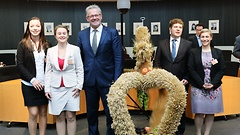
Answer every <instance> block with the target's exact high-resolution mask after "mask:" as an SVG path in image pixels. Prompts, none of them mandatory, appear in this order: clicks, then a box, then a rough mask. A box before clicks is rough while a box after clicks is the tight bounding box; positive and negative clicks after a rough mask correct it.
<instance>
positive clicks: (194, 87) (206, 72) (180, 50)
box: [154, 18, 225, 135]
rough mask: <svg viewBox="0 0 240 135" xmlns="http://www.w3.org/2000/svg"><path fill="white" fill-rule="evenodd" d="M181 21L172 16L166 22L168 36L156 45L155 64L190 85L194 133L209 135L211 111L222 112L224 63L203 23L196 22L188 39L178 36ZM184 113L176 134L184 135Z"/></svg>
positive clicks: (179, 34)
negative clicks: (192, 34) (193, 33)
mask: <svg viewBox="0 0 240 135" xmlns="http://www.w3.org/2000/svg"><path fill="white" fill-rule="evenodd" d="M183 27H184V23H183V21H182V20H181V19H178V18H175V19H172V20H171V21H170V22H169V31H170V38H169V39H165V40H161V41H160V42H159V45H158V46H157V50H156V55H155V61H154V67H155V68H163V69H165V70H167V71H169V72H171V73H172V74H173V75H175V76H176V77H177V78H178V79H179V80H180V81H181V82H182V84H183V85H184V86H185V89H186V92H188V88H189V86H191V87H190V94H189V95H188V96H190V97H191V106H192V112H193V113H194V114H195V118H194V122H195V127H196V135H202V129H203V123H204V121H205V128H204V135H209V134H210V130H211V127H212V124H213V121H214V114H215V113H220V112H222V111H223V102H222V90H221V83H222V82H221V79H222V77H223V75H224V69H225V62H224V58H223V54H222V51H221V50H219V49H217V48H214V47H213V44H212V43H211V41H212V38H213V34H212V32H211V31H210V30H209V29H206V28H204V26H203V25H202V24H197V25H195V30H196V35H194V36H192V37H190V38H189V40H186V39H183V38H182V37H181V35H182V31H183ZM189 84H190V85H189ZM185 125H186V116H185V113H183V115H182V118H181V121H180V125H179V126H178V130H177V132H176V135H183V134H184V131H185Z"/></svg>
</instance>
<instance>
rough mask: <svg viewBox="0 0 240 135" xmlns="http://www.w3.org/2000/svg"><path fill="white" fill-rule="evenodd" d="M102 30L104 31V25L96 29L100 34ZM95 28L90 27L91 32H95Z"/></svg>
mask: <svg viewBox="0 0 240 135" xmlns="http://www.w3.org/2000/svg"><path fill="white" fill-rule="evenodd" d="M102 29H103V26H102V24H101V25H100V26H99V27H98V28H97V29H96V30H97V31H98V32H100V33H101V32H102ZM93 30H94V29H93V28H92V27H90V32H93Z"/></svg>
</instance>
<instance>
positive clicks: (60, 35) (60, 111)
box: [45, 25, 84, 135]
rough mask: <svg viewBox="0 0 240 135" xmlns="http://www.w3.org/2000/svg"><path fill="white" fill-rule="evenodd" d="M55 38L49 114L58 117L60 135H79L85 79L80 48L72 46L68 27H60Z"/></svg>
mask: <svg viewBox="0 0 240 135" xmlns="http://www.w3.org/2000/svg"><path fill="white" fill-rule="evenodd" d="M54 35H55V38H56V40H57V42H58V43H57V45H56V46H54V47H51V48H49V49H48V51H47V59H46V60H47V62H46V73H45V96H46V97H47V98H48V99H49V105H48V109H49V113H50V114H53V115H55V116H56V128H57V133H58V135H65V134H66V129H67V132H68V135H75V133H76V127H77V126H76V111H79V105H80V99H79V98H80V97H79V92H80V90H81V89H82V86H83V78H84V76H83V74H84V73H83V64H82V59H81V56H80V49H79V47H77V46H74V45H71V44H69V43H68V37H69V30H68V28H67V27H66V26H63V25H58V26H56V27H55V30H54ZM65 118H66V119H67V123H66V122H65ZM66 125H67V126H66ZM66 127H67V128H66Z"/></svg>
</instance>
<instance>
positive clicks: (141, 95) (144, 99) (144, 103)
mask: <svg viewBox="0 0 240 135" xmlns="http://www.w3.org/2000/svg"><path fill="white" fill-rule="evenodd" d="M137 98H138V100H139V103H140V107H142V108H143V109H144V110H147V109H148V101H149V98H148V95H147V93H145V92H143V91H142V90H138V92H137Z"/></svg>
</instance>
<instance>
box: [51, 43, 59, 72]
mask: <svg viewBox="0 0 240 135" xmlns="http://www.w3.org/2000/svg"><path fill="white" fill-rule="evenodd" d="M51 59H53V62H54V66H55V68H56V69H57V70H60V68H59V64H58V45H56V46H54V48H53V50H52V58H51Z"/></svg>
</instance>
